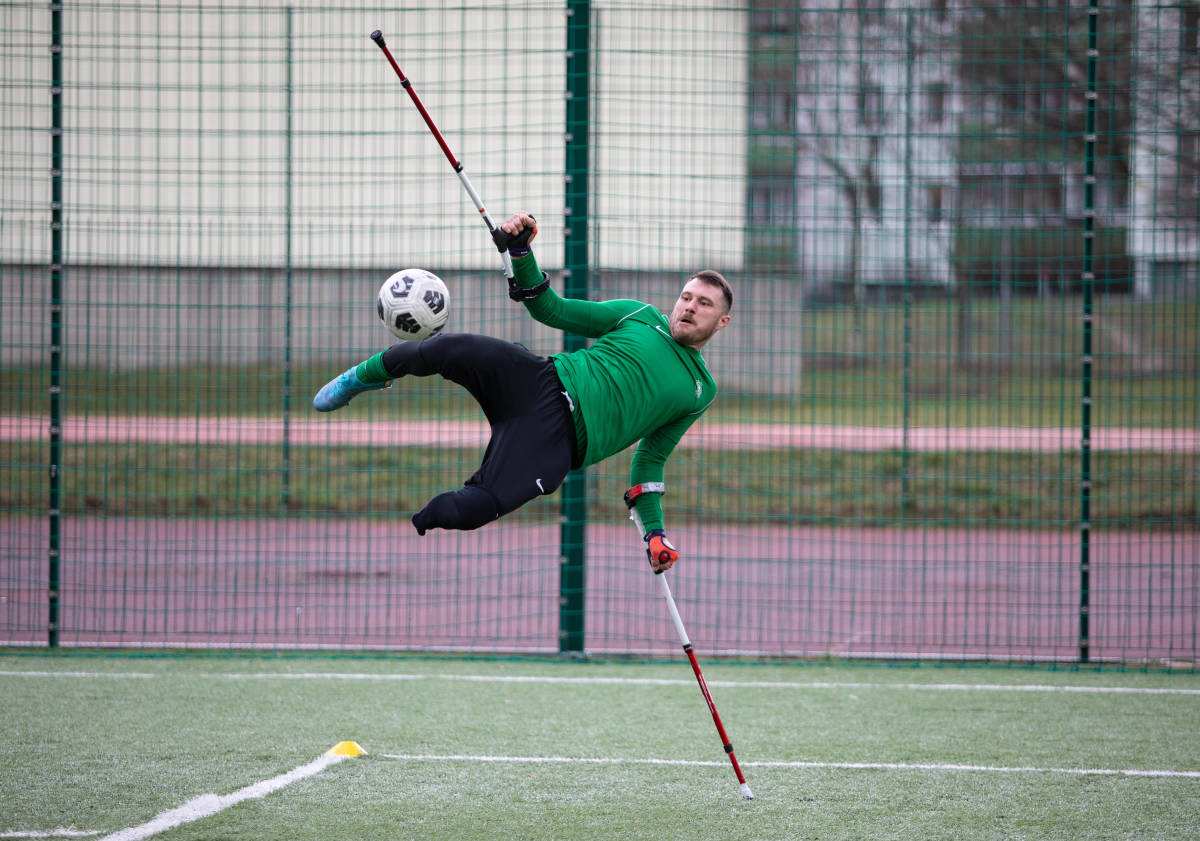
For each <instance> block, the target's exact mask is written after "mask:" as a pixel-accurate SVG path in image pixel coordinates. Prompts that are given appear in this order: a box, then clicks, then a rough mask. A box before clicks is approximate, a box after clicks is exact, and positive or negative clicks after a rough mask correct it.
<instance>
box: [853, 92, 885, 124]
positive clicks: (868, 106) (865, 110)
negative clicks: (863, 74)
mask: <svg viewBox="0 0 1200 841" xmlns="http://www.w3.org/2000/svg"><path fill="white" fill-rule="evenodd" d="M858 121H859V122H860V123H861V124H862V125H863V126H864V127H865V128H882V127H883V123H884V117H883V88H881V87H879V85H877V84H875V83H874V82H864V83H863V84H862V85H859V88H858Z"/></svg>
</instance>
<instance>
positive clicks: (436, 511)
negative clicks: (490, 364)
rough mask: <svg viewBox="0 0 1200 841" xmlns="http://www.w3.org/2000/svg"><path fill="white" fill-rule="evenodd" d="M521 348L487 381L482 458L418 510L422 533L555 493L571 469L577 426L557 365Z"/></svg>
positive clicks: (477, 520)
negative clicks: (487, 433) (488, 428)
mask: <svg viewBox="0 0 1200 841" xmlns="http://www.w3.org/2000/svg"><path fill="white" fill-rule="evenodd" d="M518 348H519V346H518ZM519 350H520V351H521V352H520V353H512V354H510V355H509V358H508V359H507V361H506V363H505V364H504V365H503V366H501V372H500V373H497V374H496V375H495V377H494V378H493V379H491V380H490V381H489V382H488V383H487V384H486V385H484V386H483V392H484V394H483V399H480V405H485V400H486V401H487V404H486V405H490V406H491V410H490V411H489V410H487V409H486V408H485V411H488V419H489V420H490V421H491V423H492V437H491V440H490V441H489V442H488V446H487V451H486V452H485V453H484V456H483V463H482V464H481V465H480V467H479V470H478V471H476V472H475V475H473V476H472V477H471V478H470V479H468V480H467V481H466V483H465V484H464V485H463V487H461V488H459V489H458V490H455V491H449V492H447V493H443V494H438V495H437V496H436V497H434V498H433V499H432V500H430V501H429V504H428V505H426V506H425V507H424V508H423V509H421V510H420V511H418V512H417V513H416V514H415V515H413V518H412V521H413V525H414V526H415V527H416V529H417V532H418V533H420V534H424V533H425V532H426V531H427V530H429V529H431V528H443V529H477V528H479V527H480V526H483V525H486V524H487V523H490V522H491V521H492V520H495V519H497V518H498V517H501V516H503V515H504V514H508V513H509V512H511V511H515V510H516V509H518V508H520V507H521V506H522V505H524V504H525V503H527V502H529V501H530V500H531V499H534V498H535V497H538V496H541V495H543V494H549V493H553V492H554V491H555V490H556V489H557V488H558V486H559V485H560V484H562V481H563V479H564V478H565V477H566V475H567V471H568V470H569V469H570V467H571V457H572V443H573V441H574V435H575V430H574V427H573V426H572V424H571V414H570V411H569V409H568V408H567V405H566V401H565V399H564V397H563V395H562V391H561V385H560V383H559V381H558V377H557V375H556V374H555V371H554V365H553V363H551V362H549V361H548V360H546V359H542V358H541V357H537V356H534V355H533V354H531V353H529V352H528V351H525V350H524V349H523V348H519ZM443 375H444V376H447V378H449V376H448V375H446V374H443ZM456 382H457V380H456ZM472 393H474V392H472Z"/></svg>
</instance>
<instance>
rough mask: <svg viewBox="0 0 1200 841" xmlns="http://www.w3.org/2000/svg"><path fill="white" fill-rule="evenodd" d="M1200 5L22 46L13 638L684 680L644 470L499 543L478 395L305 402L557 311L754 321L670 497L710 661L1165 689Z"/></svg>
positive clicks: (3, 588)
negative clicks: (1023, 670) (398, 340)
mask: <svg viewBox="0 0 1200 841" xmlns="http://www.w3.org/2000/svg"><path fill="white" fill-rule="evenodd" d="M1198 10H1200V5H1198V4H1197V3H1196V2H1195V0H1185V1H1184V2H1172V3H1162V4H1156V3H1151V2H1148V0H1138V2H1136V3H1116V4H1114V3H1099V2H1095V0H1093V2H1091V3H1089V2H1087V0H1072V2H1069V3H1063V4H1060V5H1052V4H1034V3H1026V4H1020V3H1016V4H1013V3H999V2H983V3H971V4H950V3H947V2H945V0H929V2H926V3H914V4H900V3H896V2H890V0H889V1H888V2H884V0H856V2H844V3H838V2H834V0H820V1H819V2H810V3H805V4H801V3H785V2H777V3H770V2H758V0H753V1H752V2H749V3H747V4H742V3H739V4H727V5H722V4H718V3H709V2H702V1H701V0H697V2H688V3H661V2H652V3H628V2H627V3H618V2H600V1H599V0H593V2H590V3H589V2H583V1H582V0H571V2H567V3H565V4H564V3H561V2H558V3H552V2H499V0H496V2H478V3H470V4H466V5H461V6H454V7H449V8H447V7H443V6H441V5H429V6H420V7H418V6H405V7H403V8H400V7H377V8H376V7H368V8H354V9H347V8H344V7H341V6H339V5H338V4H329V5H317V4H310V3H300V2H297V3H294V4H292V5H282V4H280V3H261V2H260V3H254V4H250V3H240V2H235V3H224V4H221V5H219V6H216V7H214V6H210V5H177V4H162V3H149V2H125V3H83V2H80V3H62V4H49V5H47V4H46V3H6V4H4V5H3V6H0V18H2V20H3V28H4V32H5V37H4V39H3V42H2V43H0V97H2V99H3V102H2V105H3V121H2V123H0V152H2V155H0V160H2V164H0V165H2V166H3V170H4V177H3V182H2V187H0V190H2V194H0V195H2V198H0V202H2V203H0V329H2V335H0V470H2V474H3V482H0V499H2V500H3V515H2V516H0V533H2V534H3V539H2V540H0V547H2V548H0V644H5V645H34V646H45V645H51V646H64V647H70V646H97V645H99V646H151V647H167V648H184V647H208V648H218V649H223V648H232V647H246V646H251V647H264V648H295V647H329V648H344V649H354V650H357V649H370V648H385V649H395V650H402V649H413V650H458V651H481V652H490V653H507V652H518V653H534V652H559V651H562V652H566V653H579V652H584V653H590V654H605V653H620V654H634V655H655V656H657V655H661V654H666V653H670V652H673V651H675V650H676V645H675V643H674V635H673V630H672V628H671V626H670V624H669V623H668V621H667V616H666V612H665V610H664V609H663V607H662V605H661V604H660V603H659V600H658V599H657V598H656V592H657V591H656V588H655V586H654V581H653V579H652V577H651V575H650V573H649V572H648V570H647V568H646V564H645V560H644V557H643V555H642V548H641V547H642V544H641V542H640V540H639V539H638V535H637V534H636V533H635V532H634V530H633V527H632V525H630V524H629V523H628V522H627V521H626V519H625V511H624V506H623V505H622V503H621V495H622V493H623V492H624V491H625V489H626V487H627V485H628V482H629V474H628V469H629V457H630V454H629V453H628V452H627V453H624V454H621V455H618V456H616V457H614V458H613V459H611V460H609V461H608V462H605V463H602V464H601V465H598V466H597V467H594V468H591V469H589V470H587V471H585V472H583V473H580V474H578V475H576V474H572V476H571V477H570V478H569V480H568V482H567V483H566V485H565V486H564V489H563V490H562V491H560V492H559V493H558V494H555V495H553V496H550V497H545V498H543V499H541V500H539V501H537V502H536V503H534V504H531V505H529V506H527V507H525V508H524V509H522V510H520V511H519V512H517V513H515V514H513V515H510V516H508V517H506V518H504V519H503V520H501V521H499V522H497V523H493V524H491V525H488V526H486V527H484V528H482V529H480V530H478V531H474V532H464V533H457V532H450V533H446V532H434V533H431V534H430V535H427V536H425V537H423V538H421V537H418V536H417V535H416V533H415V532H414V530H413V529H412V527H411V525H410V524H409V522H408V518H409V516H410V515H411V514H412V512H413V511H415V510H417V509H418V508H420V507H421V506H422V505H423V504H424V502H425V501H426V500H427V499H428V498H429V497H431V496H432V495H433V494H435V493H437V492H439V491H441V490H445V489H449V488H452V487H454V486H456V485H458V484H459V483H460V482H461V481H462V480H463V479H465V478H466V477H467V476H469V475H470V474H471V473H472V472H473V471H474V470H475V468H476V466H477V465H478V462H479V458H480V456H481V453H482V449H483V446H484V444H485V443H486V440H487V429H486V425H485V423H484V422H483V419H482V417H481V415H480V413H479V411H478V409H477V407H476V406H475V405H474V403H473V401H471V400H470V398H469V397H467V396H466V395H465V394H464V393H463V392H462V391H461V390H459V389H457V388H456V387H452V386H448V385H443V384H441V383H440V382H438V381H433V380H419V381H418V380H405V381H401V382H398V383H396V384H395V385H394V386H393V388H392V389H390V390H389V391H384V392H376V393H372V394H368V395H364V396H362V397H360V398H358V399H356V401H355V402H354V403H353V404H352V405H351V406H350V407H348V408H346V409H344V410H342V411H341V412H338V413H335V414H333V415H318V414H317V413H315V412H313V411H312V408H311V399H312V395H313V393H314V392H315V391H316V390H317V388H319V387H320V386H321V385H322V384H323V383H324V382H326V381H327V380H328V379H329V378H330V377H332V376H334V375H335V374H337V373H339V372H341V371H343V370H345V369H346V368H347V367H348V366H349V365H351V364H355V363H357V362H359V361H361V360H363V359H365V358H366V357H368V356H369V355H371V354H372V353H374V352H376V351H378V350H381V349H383V348H384V347H386V346H387V345H388V344H389V343H390V341H391V339H390V337H389V335H388V334H387V333H386V332H385V331H384V329H383V327H382V326H381V325H380V324H379V323H378V321H376V319H375V315H374V297H375V292H376V290H377V289H378V287H379V285H380V283H382V281H383V279H384V278H386V277H388V276H389V275H390V274H391V273H392V272H394V271H396V270H397V269H400V268H405V267H423V268H427V269H430V270H432V271H434V272H436V273H437V274H439V275H440V276H441V277H443V278H444V279H445V280H446V282H447V284H448V286H449V288H450V292H451V299H452V300H451V307H452V310H451V319H450V325H449V329H451V330H455V331H468V332H482V333H487V334H491V335H495V336H499V337H502V338H506V339H510V340H513V341H519V342H521V343H523V344H525V345H527V346H528V347H530V348H531V349H533V350H534V351H536V352H538V353H542V354H549V353H553V352H557V351H559V350H562V349H563V348H564V347H576V346H579V344H580V341H581V340H579V339H578V338H577V337H564V336H563V335H562V334H561V333H559V332H556V331H552V330H549V329H547V328H545V327H543V326H541V325H539V324H537V323H535V322H534V321H533V320H532V319H531V318H530V317H529V316H528V315H527V314H526V313H525V311H524V309H523V308H522V307H520V306H519V305H517V304H513V303H511V302H510V301H509V300H508V298H507V296H506V294H505V285H504V279H503V277H502V275H501V273H500V262H499V259H498V255H497V254H496V252H495V250H494V248H493V247H492V246H491V243H490V241H489V239H488V237H487V234H486V231H485V230H484V229H483V226H482V225H480V224H479V218H478V215H479V214H478V213H477V212H476V210H475V208H474V207H473V206H472V204H471V202H470V200H469V199H468V197H467V196H466V195H465V193H464V192H463V190H462V189H461V186H460V184H459V183H458V180H457V179H456V178H455V177H454V174H453V172H452V171H451V170H450V167H449V166H448V165H447V161H446V160H445V158H444V157H443V156H442V154H441V152H440V150H439V149H438V147H437V144H436V143H435V141H434V139H433V137H432V136H431V135H430V133H429V132H428V131H427V129H426V127H425V126H424V124H423V123H422V122H421V120H420V117H419V115H418V114H417V112H416V110H415V109H414V108H413V107H412V104H411V103H410V102H409V100H408V98H407V97H406V96H405V94H404V91H403V89H402V88H401V87H400V85H399V83H398V80H397V79H396V77H395V75H394V74H393V73H392V71H391V69H390V68H389V67H388V65H387V63H386V61H385V60H384V58H383V57H382V56H381V55H380V53H379V50H378V49H377V48H376V46H375V45H374V44H373V43H372V42H371V41H370V39H369V38H368V34H369V33H370V32H371V31H372V30H373V29H376V28H379V29H381V30H383V32H384V33H385V35H386V36H387V38H388V43H389V46H390V47H391V49H392V50H393V52H394V53H395V55H396V57H397V59H398V61H399V63H400V64H401V65H402V67H403V68H404V70H405V72H406V73H407V75H408V76H409V77H410V78H411V79H412V81H413V84H414V85H415V86H416V89H417V90H418V91H419V92H420V95H421V97H422V99H423V100H424V101H425V104H426V106H427V107H428V108H429V111H430V112H431V114H432V115H433V117H434V118H435V119H436V120H437V122H438V124H439V125H440V126H441V128H442V130H443V132H444V133H445V135H446V138H447V140H448V141H449V143H450V144H451V146H452V147H453V148H454V150H455V152H456V154H457V155H458V157H459V158H461V159H462V160H463V162H464V163H465V165H466V169H467V171H468V172H469V173H470V175H471V178H472V180H473V182H474V184H475V186H476V187H477V188H478V189H479V191H480V193H481V194H482V196H483V198H484V199H485V201H486V202H487V205H488V208H489V210H490V211H491V213H492V215H493V216H495V217H496V218H498V219H502V218H503V217H504V216H506V215H507V214H509V213H511V212H513V211H516V210H520V209H526V210H529V211H532V212H533V213H535V214H536V215H537V216H538V218H539V221H540V230H541V233H540V236H539V239H538V241H537V243H536V251H537V254H538V256H539V259H540V262H541V263H542V265H543V267H544V268H546V269H547V270H548V271H549V272H550V274H551V277H552V280H553V282H554V283H555V286H556V288H558V289H560V290H563V291H564V292H566V293H569V294H572V295H576V296H581V297H589V298H592V299H596V300H603V299H607V298H617V297H619V298H635V299H639V300H643V301H646V302H648V303H651V304H652V305H654V306H656V307H659V308H660V309H664V310H666V309H669V308H670V307H671V305H672V303H673V302H674V300H675V297H676V295H677V293H678V290H679V287H680V286H681V284H682V282H683V281H684V280H685V279H686V278H687V277H688V276H689V275H690V274H691V273H692V272H694V271H696V270H698V269H702V268H714V269H717V270H719V271H721V272H723V273H724V274H725V275H726V276H727V277H729V278H730V279H731V280H732V282H733V285H734V291H735V295H736V299H735V305H734V308H733V321H732V323H731V324H730V326H729V327H728V329H726V330H725V331H723V332H722V333H721V334H719V335H718V336H717V337H716V338H715V339H714V340H713V342H712V343H710V344H709V345H708V346H707V347H706V348H705V356H706V358H707V360H708V364H709V367H710V369H711V370H712V372H713V374H714V376H715V378H716V380H717V382H718V384H719V386H720V389H721V396H720V397H719V399H718V401H717V402H716V404H714V406H713V408H712V409H710V411H709V412H708V414H707V415H706V416H705V417H704V418H703V419H702V420H701V421H700V422H699V423H698V424H697V425H696V426H695V427H694V428H693V430H692V431H691V432H689V434H688V435H687V436H686V437H685V439H684V441H683V443H682V444H681V446H680V448H679V449H678V450H677V451H676V452H675V453H674V454H673V456H672V458H671V459H670V461H669V463H668V473H667V481H668V493H667V495H666V497H665V499H664V503H665V507H666V512H667V527H668V533H669V534H671V535H672V537H673V538H674V540H675V541H676V542H677V543H678V544H679V545H680V547H681V549H682V551H683V556H684V557H683V560H682V561H681V562H680V564H679V565H678V566H677V568H676V570H675V571H674V572H672V573H671V579H672V582H673V587H674V589H675V594H676V598H677V600H678V603H679V606H680V610H681V612H682V613H683V616H684V620H685V622H686V623H687V626H688V629H689V631H690V632H691V636H692V638H693V640H694V641H695V643H696V645H697V647H698V648H700V649H701V650H702V651H704V652H706V653H708V654H709V655H712V654H722V653H723V654H734V653H736V654H744V655H752V656H823V655H834V656H850V657H876V658H887V659H909V658H922V659H942V660H968V659H988V660H1003V661H1008V660H1017V661H1033V660H1051V661H1063V662H1067V661H1084V660H1086V661H1119V662H1124V663H1142V662H1160V663H1161V662H1165V663H1170V664H1173V665H1181V666H1183V667H1186V668H1193V669H1194V668H1195V664H1196V662H1197V653H1198V642H1200V619H1198V616H1200V504H1198V489H1197V481H1198V480H1197V476H1198V474H1200V455H1198V451H1200V408H1198V407H1200V393H1198V390H1197V377H1198V376H1200V350H1198V348H1200V304H1198V289H1200V278H1198V267H1200V46H1198V42H1197V30H1198V15H1200V11H1198Z"/></svg>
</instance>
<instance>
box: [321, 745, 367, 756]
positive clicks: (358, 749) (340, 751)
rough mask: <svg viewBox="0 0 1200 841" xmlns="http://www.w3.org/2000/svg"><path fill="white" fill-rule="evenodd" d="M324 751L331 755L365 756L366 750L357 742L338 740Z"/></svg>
mask: <svg viewBox="0 0 1200 841" xmlns="http://www.w3.org/2000/svg"><path fill="white" fill-rule="evenodd" d="M325 753H326V754H328V755H333V756H365V755H366V753H367V752H366V751H365V750H363V747H362V745H360V744H359V743H358V742H338V743H337V744H336V745H334V746H333V747H331V748H330V749H329V750H327V751H325Z"/></svg>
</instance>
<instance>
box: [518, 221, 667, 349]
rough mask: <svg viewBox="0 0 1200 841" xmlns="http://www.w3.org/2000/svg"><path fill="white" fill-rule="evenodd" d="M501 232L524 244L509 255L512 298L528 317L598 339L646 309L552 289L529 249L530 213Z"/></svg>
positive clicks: (533, 226)
mask: <svg viewBox="0 0 1200 841" xmlns="http://www.w3.org/2000/svg"><path fill="white" fill-rule="evenodd" d="M500 229H501V230H502V231H504V232H505V233H507V234H509V235H510V236H512V237H514V238H516V241H518V242H520V243H521V244H520V245H519V246H518V247H511V248H510V249H509V252H508V253H509V255H510V256H511V257H512V263H513V280H512V289H511V290H510V292H509V296H510V297H511V298H513V299H514V300H517V301H520V302H521V303H523V304H525V308H526V309H527V310H529V314H530V315H532V316H533V317H534V318H536V319H537V320H538V321H540V322H542V323H543V324H545V325H547V326H548V327H553V328H555V329H557V330H565V331H567V332H568V333H575V334H576V335H579V336H586V337H588V338H590V339H596V338H599V337H600V336H603V335H604V334H605V333H607V332H608V331H609V330H611V329H612V328H613V327H614V326H615V325H616V324H617V322H619V321H620V320H621V319H622V318H624V317H625V316H627V315H629V314H630V313H631V312H633V311H635V310H637V309H640V308H641V307H643V306H645V304H642V303H639V302H637V301H622V300H617V301H584V300H579V299H576V298H563V297H562V296H561V295H559V294H558V293H557V292H555V291H554V290H553V289H552V288H550V283H549V281H548V280H547V278H546V275H545V274H543V273H542V270H541V268H540V267H539V266H538V263H537V258H536V257H534V255H533V251H532V249H531V247H530V245H531V243H532V240H533V238H534V237H536V236H537V227H536V225H535V223H534V219H533V217H532V216H530V215H529V214H528V213H515V214H513V215H512V216H510V217H509V218H508V219H506V220H505V221H504V223H503V224H502V225H501V226H500ZM529 231H532V233H530V234H529V236H528V237H527V238H526V237H522V234H523V233H527V232H529Z"/></svg>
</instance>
